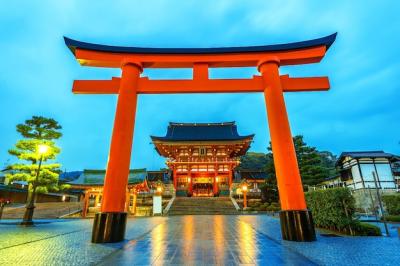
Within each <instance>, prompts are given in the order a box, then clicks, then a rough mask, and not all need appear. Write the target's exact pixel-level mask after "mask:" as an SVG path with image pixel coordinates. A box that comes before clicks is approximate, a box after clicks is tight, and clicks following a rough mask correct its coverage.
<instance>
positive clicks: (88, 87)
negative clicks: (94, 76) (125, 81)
mask: <svg viewBox="0 0 400 266" xmlns="http://www.w3.org/2000/svg"><path fill="white" fill-rule="evenodd" d="M120 80H121V79H120V78H112V79H111V80H75V81H74V84H73V85H72V92H73V93H75V94H117V93H118V91H119V86H120Z"/></svg>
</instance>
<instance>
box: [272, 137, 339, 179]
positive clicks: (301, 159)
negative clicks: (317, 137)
mask: <svg viewBox="0 0 400 266" xmlns="http://www.w3.org/2000/svg"><path fill="white" fill-rule="evenodd" d="M293 143H294V146H295V150H296V156H297V162H298V165H299V169H300V175H301V178H302V181H303V184H305V185H316V184H318V183H320V182H322V181H323V180H324V179H325V178H327V177H329V176H331V175H333V174H336V170H335V167H334V165H335V159H336V157H335V156H334V155H333V154H332V153H330V152H319V151H318V150H317V149H316V148H315V147H311V146H308V145H307V144H306V143H305V142H304V140H303V136H301V135H298V136H295V137H293ZM268 151H269V152H268V153H267V157H269V158H270V159H269V160H268V163H267V165H266V168H265V170H266V172H267V173H268V174H269V176H270V177H271V178H270V180H269V182H271V184H274V183H275V184H276V175H275V166H274V161H273V153H272V148H271V143H270V144H269V147H268Z"/></svg>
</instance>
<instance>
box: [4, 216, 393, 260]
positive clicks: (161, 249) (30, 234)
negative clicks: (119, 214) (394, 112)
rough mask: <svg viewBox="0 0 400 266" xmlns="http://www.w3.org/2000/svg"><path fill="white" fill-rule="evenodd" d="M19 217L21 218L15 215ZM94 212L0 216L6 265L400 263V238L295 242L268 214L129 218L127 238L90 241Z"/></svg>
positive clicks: (343, 238) (356, 238) (322, 238)
mask: <svg viewBox="0 0 400 266" xmlns="http://www.w3.org/2000/svg"><path fill="white" fill-rule="evenodd" d="M14 222H15V221H14ZM91 225H92V220H48V221H45V220H42V223H40V224H38V225H37V226H36V227H34V228H20V227H18V226H17V225H15V223H12V221H4V220H3V221H2V223H0V265H96V264H100V265H152V264H153V265H213V264H216V265H238V264H249V265H252V264H253V265H254V264H255V265H400V239H399V238H398V236H397V231H396V229H397V228H396V227H398V225H397V226H396V225H391V226H390V228H391V237H325V236H322V235H320V234H319V235H318V237H317V238H318V241H316V242H312V243H296V242H288V241H283V240H282V239H281V237H280V228H279V220H277V219H275V218H272V217H269V216H265V215H257V216H251V215H249V216H233V215H230V216H220V215H215V216H212V215H210V216H174V217H152V218H136V219H130V220H129V221H128V225H127V232H126V240H125V241H124V242H121V243H115V244H92V243H90V237H91Z"/></svg>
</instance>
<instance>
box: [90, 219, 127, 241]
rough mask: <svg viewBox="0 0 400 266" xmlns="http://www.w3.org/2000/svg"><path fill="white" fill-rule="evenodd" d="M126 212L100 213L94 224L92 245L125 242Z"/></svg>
mask: <svg viewBox="0 0 400 266" xmlns="http://www.w3.org/2000/svg"><path fill="white" fill-rule="evenodd" d="M126 220H127V213H126V212H99V213H96V216H95V217H94V222H93V231H92V243H114V242H120V241H122V240H124V237H125V226H126Z"/></svg>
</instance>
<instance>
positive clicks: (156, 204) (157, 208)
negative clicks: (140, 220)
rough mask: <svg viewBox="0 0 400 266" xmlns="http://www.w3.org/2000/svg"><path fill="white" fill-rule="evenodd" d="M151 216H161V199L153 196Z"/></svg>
mask: <svg viewBox="0 0 400 266" xmlns="http://www.w3.org/2000/svg"><path fill="white" fill-rule="evenodd" d="M153 215H162V197H161V196H158V195H154V196H153Z"/></svg>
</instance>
